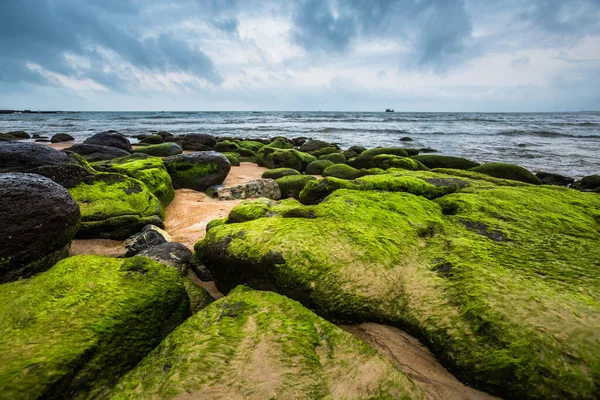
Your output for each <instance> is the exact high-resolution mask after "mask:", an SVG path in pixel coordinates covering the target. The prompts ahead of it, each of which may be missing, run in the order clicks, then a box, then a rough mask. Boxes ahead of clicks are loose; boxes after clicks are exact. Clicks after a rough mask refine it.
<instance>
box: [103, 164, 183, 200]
mask: <svg viewBox="0 0 600 400" xmlns="http://www.w3.org/2000/svg"><path fill="white" fill-rule="evenodd" d="M93 167H94V169H96V170H98V171H104V172H116V173H119V174H123V175H127V176H130V177H132V178H135V179H137V180H139V181H141V182H143V183H144V184H145V185H146V186H147V187H148V189H149V190H150V192H152V194H154V195H155V196H156V198H157V199H158V200H160V202H161V203H162V204H163V205H164V206H165V207H166V206H168V205H169V204H170V203H171V201H173V198H174V197H175V190H174V189H173V182H172V180H171V176H170V175H169V173H168V172H167V169H166V168H165V166H164V164H163V162H162V160H161V159H160V158H158V157H152V156H149V155H147V154H143V153H139V154H132V155H130V156H126V157H121V158H114V159H112V160H108V161H101V162H97V163H94V164H93Z"/></svg>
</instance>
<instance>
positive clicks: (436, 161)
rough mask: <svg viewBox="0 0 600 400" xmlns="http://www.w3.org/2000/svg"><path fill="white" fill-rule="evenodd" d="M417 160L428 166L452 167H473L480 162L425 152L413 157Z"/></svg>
mask: <svg viewBox="0 0 600 400" xmlns="http://www.w3.org/2000/svg"><path fill="white" fill-rule="evenodd" d="M411 158H412V159H413V160H417V161H419V162H420V163H422V164H423V165H425V166H426V167H427V168H452V169H471V168H475V167H478V166H479V165H480V164H479V163H476V162H474V161H471V160H467V159H466V158H462V157H453V156H440V155H436V154H424V155H417V156H412V157H411Z"/></svg>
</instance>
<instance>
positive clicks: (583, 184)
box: [574, 175, 600, 190]
mask: <svg viewBox="0 0 600 400" xmlns="http://www.w3.org/2000/svg"><path fill="white" fill-rule="evenodd" d="M574 186H575V187H576V188H577V189H583V190H594V189H597V188H600V175H588V176H585V177H583V178H581V180H580V181H578V182H576V184H575V185H574Z"/></svg>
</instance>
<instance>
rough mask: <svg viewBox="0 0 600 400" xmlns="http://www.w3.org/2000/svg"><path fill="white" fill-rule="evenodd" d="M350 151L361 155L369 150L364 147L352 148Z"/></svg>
mask: <svg viewBox="0 0 600 400" xmlns="http://www.w3.org/2000/svg"><path fill="white" fill-rule="evenodd" d="M348 150H350V151H353V152H355V153H356V154H360V153H362V152H363V151H365V150H367V148H366V147H363V146H351V147H350V148H349V149H348Z"/></svg>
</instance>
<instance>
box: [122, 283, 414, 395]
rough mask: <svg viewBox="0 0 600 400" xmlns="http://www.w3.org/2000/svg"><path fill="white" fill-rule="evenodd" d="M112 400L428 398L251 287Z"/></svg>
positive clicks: (177, 340)
mask: <svg viewBox="0 0 600 400" xmlns="http://www.w3.org/2000/svg"><path fill="white" fill-rule="evenodd" d="M165 366H168V367H165ZM111 394H112V396H111V397H110V398H113V399H122V398H160V399H172V398H179V397H182V396H185V397H190V398H206V399H217V398H221V399H238V398H239V399H242V398H243V399H321V398H328V399H342V398H360V399H422V398H425V395H424V393H423V392H422V391H421V390H420V389H419V388H418V387H417V386H415V384H414V383H413V382H412V381H411V380H410V379H409V378H408V377H407V376H406V375H404V374H403V373H401V372H399V371H398V370H397V369H396V368H395V367H394V366H393V365H392V364H391V363H390V362H389V361H387V360H386V359H385V358H383V357H382V356H380V355H379V354H378V353H376V352H375V351H374V350H373V349H371V348H370V347H369V346H368V345H366V344H365V343H363V342H361V341H359V340H358V339H355V338H354V337H353V336H352V335H350V334H349V333H347V332H345V331H343V330H341V329H340V328H338V327H336V326H335V325H333V324H331V323H329V322H327V321H326V320H324V319H322V318H320V317H318V316H317V315H315V314H314V313H312V312H311V311H309V310H307V309H306V308H304V307H302V306H301V305H300V304H299V303H297V302H295V301H293V300H290V299H288V298H286V297H284V296H280V295H278V294H275V293H271V292H262V291H253V290H249V289H247V288H244V287H239V288H237V289H236V290H235V291H234V292H232V293H230V295H229V296H227V297H225V298H223V299H220V300H218V301H216V302H214V303H213V304H211V305H210V306H208V307H206V308H205V309H203V310H202V311H200V312H199V313H197V314H196V315H194V316H192V317H191V318H190V319H188V320H187V321H186V322H185V323H184V324H183V325H181V326H180V327H179V328H178V329H177V330H175V331H174V332H173V333H172V334H171V335H169V336H168V337H167V338H166V339H165V340H164V341H163V342H162V343H161V344H160V345H159V346H158V347H157V348H156V350H155V351H153V352H152V353H151V354H149V355H148V356H147V357H146V358H145V359H144V360H143V361H142V362H141V363H140V364H139V365H138V366H137V367H136V368H135V369H133V370H132V371H131V372H130V373H129V374H127V375H126V376H125V377H124V378H123V379H122V380H121V381H120V383H119V384H118V385H117V387H116V388H115V389H114V391H113V392H112V393H111Z"/></svg>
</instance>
